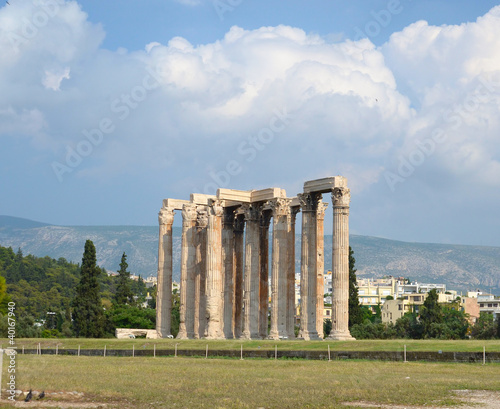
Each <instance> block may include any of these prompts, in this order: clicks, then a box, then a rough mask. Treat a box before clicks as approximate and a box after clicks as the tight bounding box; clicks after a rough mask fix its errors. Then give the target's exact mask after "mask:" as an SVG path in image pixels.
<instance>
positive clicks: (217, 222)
mask: <svg viewBox="0 0 500 409" xmlns="http://www.w3.org/2000/svg"><path fill="white" fill-rule="evenodd" d="M223 211H224V209H223V207H222V205H221V203H220V201H218V200H216V201H212V203H211V204H210V206H208V227H207V261H206V263H207V278H206V300H207V308H206V320H207V324H206V330H205V337H206V338H208V339H217V338H223V332H222V319H223V317H222V311H223V310H222V307H223V304H222V303H223V297H224V292H223V288H222V281H223V280H222V215H223Z"/></svg>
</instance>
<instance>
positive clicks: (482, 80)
mask: <svg viewBox="0 0 500 409" xmlns="http://www.w3.org/2000/svg"><path fill="white" fill-rule="evenodd" d="M178 1H181V2H183V3H197V2H196V1H194V0H193V1H192V0H183V1H182V0H178ZM15 4H16V6H12V7H9V8H3V9H1V10H0V54H1V55H3V56H6V57H7V58H2V59H1V60H0V86H1V88H2V90H3V92H2V94H1V95H0V135H2V136H4V137H11V138H13V137H19V136H23V137H32V138H33V139H37V138H38V139H39V138H40V133H41V130H42V129H43V133H44V135H46V136H45V137H46V138H49V139H50V141H51V149H53V147H54V146H57V147H58V148H56V152H55V154H54V157H53V161H51V162H50V163H47V166H48V167H50V166H51V165H53V163H55V162H56V163H59V164H60V165H61V166H63V167H65V168H66V170H65V171H64V172H63V171H62V170H61V169H62V168H59V171H60V172H62V174H61V175H60V176H61V177H62V179H63V180H68V179H70V178H77V177H80V178H91V179H92V178H96V179H102V178H103V175H108V177H110V178H111V177H114V176H119V175H130V174H134V173H137V172H140V173H141V174H142V173H144V174H147V175H148V177H150V178H152V182H153V183H154V182H155V181H158V182H159V183H165V182H164V179H165V175H168V178H169V181H170V182H169V183H170V184H169V187H170V188H171V190H172V191H173V192H174V193H178V194H179V195H181V193H184V194H188V193H189V192H191V191H192V190H195V189H197V190H199V191H201V192H206V193H212V192H213V190H214V189H215V188H216V187H217V186H220V187H239V188H254V187H267V185H268V184H269V183H270V180H273V181H276V183H277V184H279V185H282V186H285V187H288V188H289V189H288V190H289V191H290V192H291V193H296V192H295V191H294V189H295V190H296V186H297V182H296V181H297V180H302V181H303V180H305V179H308V178H316V177H318V176H324V175H326V174H340V173H344V174H346V175H347V176H348V177H349V178H350V179H351V185H352V187H353V190H354V191H355V192H356V193H357V194H360V195H361V194H367V195H368V194H371V193H370V192H373V191H374V190H376V191H378V192H385V194H387V193H390V192H391V189H392V191H394V190H397V189H399V188H400V187H401V186H409V185H412V186H413V184H432V183H434V181H435V178H434V177H433V176H430V175H440V177H441V178H442V180H443V181H446V182H447V184H448V185H453V183H454V182H457V181H459V180H460V181H463V180H465V179H467V180H469V181H474V183H476V184H484V186H489V187H496V188H498V187H500V179H499V178H498V174H499V170H500V165H499V161H500V151H499V149H500V148H499V146H500V145H499V144H498V135H499V132H500V123H499V118H500V115H499V113H500V112H499V109H500V108H499V107H500V54H499V53H498V50H499V49H500V7H496V8H494V9H492V10H491V11H490V12H489V13H487V14H486V15H485V16H483V17H481V18H479V19H478V20H477V21H476V22H471V23H467V24H462V25H457V26H441V27H435V26H430V25H429V24H428V23H426V22H425V21H419V22H416V23H414V24H412V25H410V26H408V27H406V28H405V29H403V30H402V31H401V32H398V33H394V34H393V35H392V36H391V38H390V39H389V40H388V42H387V43H386V44H384V45H383V46H381V47H379V48H377V47H375V46H374V45H373V44H372V43H371V42H370V41H369V40H367V39H365V40H360V41H357V42H353V41H349V40H346V41H343V42H335V43H332V42H329V41H328V40H327V39H325V38H322V37H320V36H318V35H315V34H308V33H306V32H304V31H303V30H301V29H300V28H295V27H288V26H276V27H262V28H259V29H256V30H245V29H244V28H241V27H236V26H235V27H232V28H231V29H230V30H229V31H228V32H227V33H226V35H225V36H224V37H223V38H221V39H220V40H219V41H216V42H214V43H209V44H202V45H197V46H195V45H193V44H190V43H189V41H187V40H186V39H184V38H180V37H176V38H172V39H171V40H170V41H168V42H167V43H166V44H162V43H160V42H152V43H150V44H147V45H145V47H144V49H143V50H136V51H131V52H129V51H126V50H119V51H117V52H111V51H108V50H104V49H102V48H100V43H101V42H102V39H103V38H104V32H103V30H102V28H101V27H100V26H99V25H95V24H92V23H90V22H89V21H88V20H87V15H86V14H85V13H84V12H83V11H82V9H81V8H80V7H79V5H78V4H77V3H75V2H69V1H62V0H61V1H56V0H54V3H51V4H54V6H53V8H52V9H50V8H47V7H45V8H43V7H42V6H36V5H33V3H32V2H28V1H22V0H19V1H17V2H16V3H15ZM44 4H48V3H44ZM30 26H33V27H34V30H32V31H31V32H30V31H29V29H30ZM70 73H71V75H70ZM63 80H64V81H63ZM54 91H58V92H54ZM20 118H26V120H27V121H29V123H31V125H29V126H27V125H26V123H25V122H24V120H21V119H20ZM7 125H8V126H7ZM39 146H40V149H42V146H43V145H42V144H39ZM71 155H73V156H71ZM76 156H79V157H80V160H76V159H75V157H76ZM72 158H73V159H72ZM71 160H72V161H71ZM410 168H411V169H410ZM56 173H57V172H56ZM387 175H389V176H390V177H389V181H388V179H387ZM55 177H56V175H54V178H55ZM391 178H392V179H391ZM160 181H161V182H160ZM391 183H392V185H391ZM390 188H391V189H390ZM363 192H365V193H363ZM382 196H383V195H382V194H381V193H374V196H372V198H376V199H373V200H374V201H375V202H376V201H377V200H379V199H380V198H381V197H382ZM401 200H405V199H401ZM381 203H383V200H382V199H381ZM374 217H376V216H374Z"/></svg>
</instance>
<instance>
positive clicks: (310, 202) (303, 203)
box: [297, 193, 321, 212]
mask: <svg viewBox="0 0 500 409" xmlns="http://www.w3.org/2000/svg"><path fill="white" fill-rule="evenodd" d="M297 198H298V199H299V202H300V208H301V210H302V211H303V212H315V211H316V209H317V208H318V203H319V202H320V201H321V194H320V193H299V194H298V195H297Z"/></svg>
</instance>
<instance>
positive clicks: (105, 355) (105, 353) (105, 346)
mask: <svg viewBox="0 0 500 409" xmlns="http://www.w3.org/2000/svg"><path fill="white" fill-rule="evenodd" d="M103 357H106V345H104V355H103Z"/></svg>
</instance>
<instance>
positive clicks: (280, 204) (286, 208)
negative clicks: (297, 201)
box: [267, 198, 292, 218]
mask: <svg viewBox="0 0 500 409" xmlns="http://www.w3.org/2000/svg"><path fill="white" fill-rule="evenodd" d="M291 202H292V200H291V199H285V198H276V199H273V200H269V201H268V202H267V204H268V205H269V206H270V207H271V209H272V211H273V217H274V218H277V217H280V216H288V215H290V203H291Z"/></svg>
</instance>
